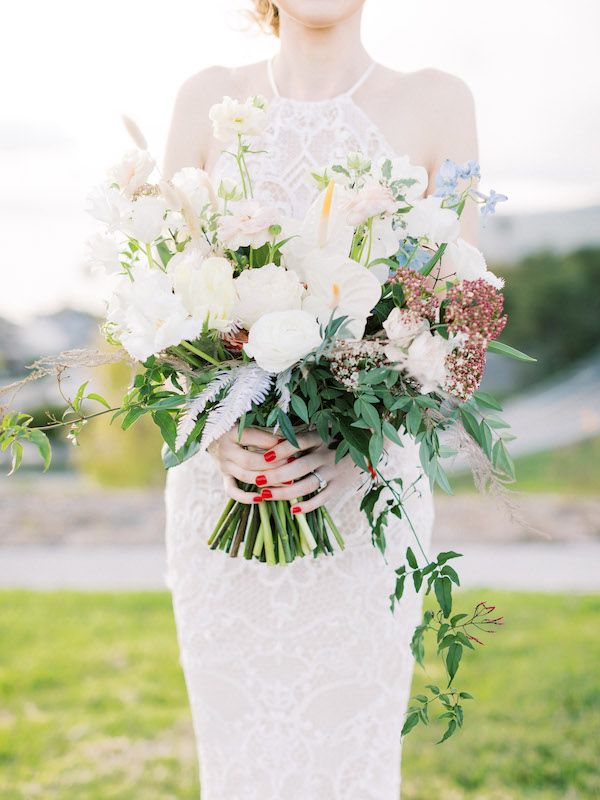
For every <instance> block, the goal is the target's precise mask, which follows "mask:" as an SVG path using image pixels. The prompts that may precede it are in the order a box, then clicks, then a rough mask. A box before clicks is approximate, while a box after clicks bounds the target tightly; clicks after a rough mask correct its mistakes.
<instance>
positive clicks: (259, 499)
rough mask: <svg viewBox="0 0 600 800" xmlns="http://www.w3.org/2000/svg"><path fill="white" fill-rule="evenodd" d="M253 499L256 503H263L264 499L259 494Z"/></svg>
mask: <svg viewBox="0 0 600 800" xmlns="http://www.w3.org/2000/svg"><path fill="white" fill-rule="evenodd" d="M252 499H253V500H254V502H255V503H262V497H261V495H259V494H255V495H254V497H253V498H252Z"/></svg>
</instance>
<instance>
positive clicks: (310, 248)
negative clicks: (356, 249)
mask: <svg viewBox="0 0 600 800" xmlns="http://www.w3.org/2000/svg"><path fill="white" fill-rule="evenodd" d="M345 199H346V193H345V191H344V189H343V188H342V187H340V186H339V185H338V184H336V183H333V182H331V183H329V185H328V186H327V189H326V190H325V192H324V193H323V194H321V195H319V196H318V197H317V198H316V200H315V201H314V202H313V203H312V205H311V206H310V208H309V209H308V211H307V213H306V216H305V217H304V219H303V220H302V221H301V222H300V223H298V222H295V221H291V220H284V221H283V233H282V235H281V238H288V237H289V236H292V238H291V239H290V241H289V242H286V244H284V245H283V247H282V248H281V252H282V254H283V257H284V260H285V265H286V267H287V268H288V269H293V270H294V272H295V273H296V274H297V275H298V277H299V278H300V280H301V281H306V277H307V270H310V265H311V263H313V262H314V261H315V259H319V258H321V257H323V256H334V255H335V256H338V257H347V256H348V253H349V252H350V247H351V245H352V237H353V235H354V228H353V227H352V226H351V225H348V223H347V220H346V211H345V209H344V202H345ZM294 234H296V235H294Z"/></svg>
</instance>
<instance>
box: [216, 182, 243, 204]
mask: <svg viewBox="0 0 600 800" xmlns="http://www.w3.org/2000/svg"><path fill="white" fill-rule="evenodd" d="M217 195H218V196H219V197H220V198H221V200H241V199H242V197H243V196H244V195H243V194H242V191H241V189H240V187H239V186H238V184H237V182H236V181H234V180H233V179H232V178H221V180H220V181H219V188H218V190H217Z"/></svg>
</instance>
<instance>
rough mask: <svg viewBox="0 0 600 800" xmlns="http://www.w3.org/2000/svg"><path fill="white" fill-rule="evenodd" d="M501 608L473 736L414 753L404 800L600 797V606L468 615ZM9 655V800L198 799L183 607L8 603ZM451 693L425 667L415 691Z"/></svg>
mask: <svg viewBox="0 0 600 800" xmlns="http://www.w3.org/2000/svg"><path fill="white" fill-rule="evenodd" d="M492 599H493V600H494V601H495V602H496V603H497V604H498V608H499V611H500V613H503V614H504V615H505V616H506V618H507V624H506V627H505V628H504V629H501V632H500V633H498V634H497V635H496V638H495V640H494V642H493V644H489V645H487V646H486V647H483V648H480V649H479V650H478V651H477V653H476V654H473V655H472V657H471V658H470V659H468V661H469V662H470V663H466V664H465V667H464V668H461V673H464V674H463V677H462V681H461V686H462V687H464V688H467V689H468V690H470V691H471V692H472V694H474V695H475V697H476V700H475V701H466V703H465V706H466V722H465V728H464V730H463V731H462V732H460V733H459V734H458V735H456V736H454V737H453V738H452V739H451V740H449V741H448V742H446V743H444V744H442V745H438V746H435V745H434V744H433V743H432V742H433V741H434V740H435V739H436V738H439V729H432V728H430V729H417V730H415V731H413V732H412V733H411V734H410V735H409V736H408V737H407V738H406V739H405V745H404V762H403V764H404V765H403V773H404V781H403V793H402V797H403V800H441V799H442V798H443V800H460V798H469V799H471V800H475V798H477V800H513V798H516V799H517V800H518V799H520V798H535V800H558V799H559V798H560V799H561V800H565V799H566V800H579V799H580V798H581V799H582V800H583V798H585V800H588V799H589V798H598V797H600V776H599V774H598V763H600V758H599V753H598V738H599V737H598V734H599V705H600V704H599V699H600V698H599V695H600V688H599V683H600V681H599V679H598V664H599V661H600V659H599V656H600V652H599V651H600V644H599V642H598V637H597V635H596V632H597V620H598V612H599V611H600V597H596V596H587V597H584V596H577V597H570V596H566V595H553V596H551V595H539V594H525V593H510V592H500V591H498V592H485V593H481V592H476V593H475V592H472V591H470V592H464V593H462V594H459V595H458V596H457V603H456V604H455V606H456V608H457V609H458V608H459V607H461V608H462V607H463V605H464V606H466V607H467V608H468V606H470V605H471V604H473V603H474V602H477V601H478V600H487V601H491V600H492ZM0 642H1V644H0V797H1V798H2V800H35V799H36V798H43V800H170V799H171V798H172V799H173V800H192V798H194V800H197V798H198V783H197V776H196V762H195V753H194V744H193V737H192V729H191V723H190V719H189V713H188V708H187V700H186V695H185V688H184V683H183V678H182V675H181V671H180V668H179V664H178V660H177V659H178V653H177V643H176V639H175V631H174V626H173V619H172V611H171V600H170V595H168V594H167V593H125V594H107V593H94V594H91V593H90V594H87V593H77V592H56V593H52V592H46V593H35V592H26V591H3V592H0ZM461 673H459V674H461ZM439 680H440V676H439V674H437V673H436V672H432V673H431V674H429V675H427V676H424V675H423V673H422V671H421V670H420V669H419V668H417V670H416V672H415V685H414V691H415V692H416V691H418V689H419V687H420V686H422V685H423V684H424V683H428V682H431V681H433V682H438V681H439ZM436 734H438V735H437V736H436ZM223 800H227V798H223ZM282 800H285V798H282Z"/></svg>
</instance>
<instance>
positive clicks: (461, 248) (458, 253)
mask: <svg viewBox="0 0 600 800" xmlns="http://www.w3.org/2000/svg"><path fill="white" fill-rule="evenodd" d="M442 265H443V266H442V270H443V275H444V276H452V275H455V276H456V279H457V280H459V281H476V280H477V279H478V278H482V279H483V280H484V281H486V282H487V283H489V284H491V285H492V286H494V287H495V288H496V289H501V288H502V287H503V286H504V280H503V279H502V278H499V277H498V276H497V275H494V273H493V272H490V270H489V269H488V268H487V264H486V262H485V258H484V256H483V253H482V252H481V250H478V249H477V248H476V247H474V246H473V245H472V244H470V243H469V242H467V241H465V240H464V239H460V238H459V239H457V240H456V241H455V242H452V243H451V244H449V245H448V247H446V250H445V252H444V255H443V256H442Z"/></svg>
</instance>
